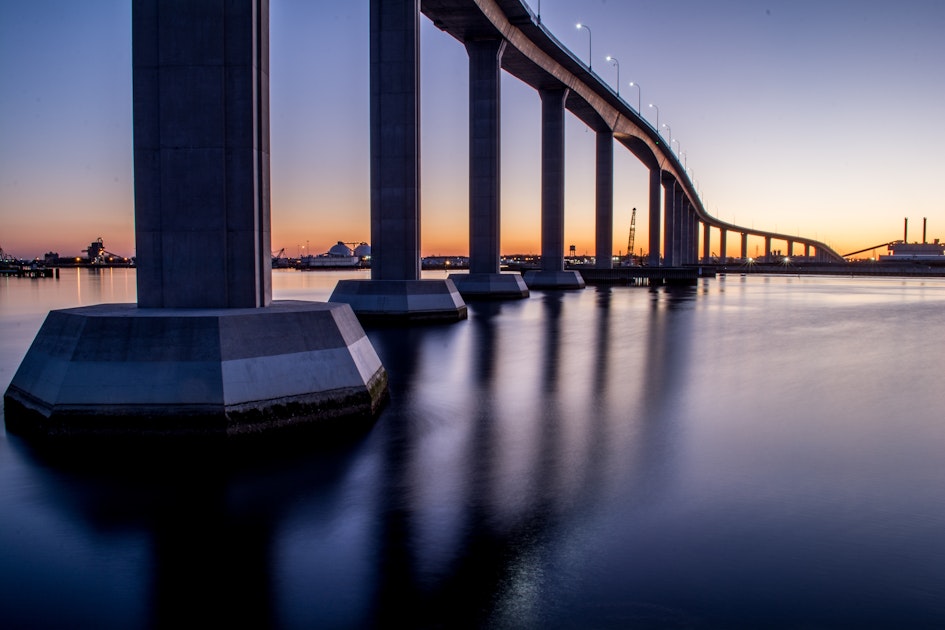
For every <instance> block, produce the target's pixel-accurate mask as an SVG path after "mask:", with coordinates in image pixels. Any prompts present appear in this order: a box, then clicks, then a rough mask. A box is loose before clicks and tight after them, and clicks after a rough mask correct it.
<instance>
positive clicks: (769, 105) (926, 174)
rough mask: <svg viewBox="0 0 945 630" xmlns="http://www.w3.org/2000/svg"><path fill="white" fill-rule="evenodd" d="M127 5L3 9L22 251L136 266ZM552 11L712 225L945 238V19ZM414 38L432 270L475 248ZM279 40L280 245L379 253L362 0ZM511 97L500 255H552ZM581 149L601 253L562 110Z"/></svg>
mask: <svg viewBox="0 0 945 630" xmlns="http://www.w3.org/2000/svg"><path fill="white" fill-rule="evenodd" d="M538 4H539V3H538V1H537V0H532V2H530V6H531V7H532V8H533V9H534V10H537V9H538ZM130 5H131V3H130V1H129V0H82V1H81V2H77V1H75V0H30V1H29V2H13V1H9V0H4V1H2V2H0V80H2V83H3V85H4V89H3V90H0V138H2V142H0V217H2V223H0V246H2V247H3V248H4V249H5V250H7V251H9V252H11V253H13V254H15V255H17V256H21V257H33V256H38V255H41V254H42V253H44V252H45V251H47V250H55V251H58V252H59V253H60V254H62V255H77V254H78V253H79V252H80V250H81V249H82V248H84V247H85V246H86V245H87V244H88V242H89V241H91V240H93V239H95V238H97V237H99V236H101V237H103V239H104V240H105V243H106V245H107V247H108V249H110V250H111V251H114V252H116V253H119V254H125V255H130V254H133V253H134V209H133V181H132V161H131V159H132V157H131V156H132V150H131V146H132V137H131V128H132V127H131V53H130V44H131V26H130V21H131V8H130ZM541 16H542V21H543V22H544V24H545V25H546V26H547V27H548V28H549V29H551V31H552V32H553V33H554V34H555V35H556V36H557V37H558V39H559V40H560V41H561V42H562V43H563V44H564V45H566V46H568V47H570V48H571V49H572V50H573V51H574V52H575V54H577V55H578V56H579V57H580V58H581V59H585V60H586V59H587V56H588V44H589V41H588V39H589V38H588V33H587V31H584V30H578V29H576V28H575V23H576V22H578V21H581V22H584V23H586V24H588V25H589V26H590V27H591V31H592V41H591V44H592V50H593V60H592V61H593V68H594V70H595V71H596V72H597V73H598V74H599V75H600V76H601V77H603V78H604V79H605V80H606V81H608V82H610V83H611V84H614V83H615V82H616V80H617V71H616V69H615V67H614V66H612V65H610V64H608V63H607V62H606V61H605V56H606V55H612V56H614V57H616V58H617V59H618V60H619V63H620V94H621V95H622V96H624V97H625V98H626V99H627V100H628V102H630V103H631V104H632V105H633V106H636V101H637V92H636V90H635V89H633V88H630V87H629V86H628V83H629V82H630V81H634V82H636V83H638V84H640V85H641V86H642V104H643V108H644V111H645V113H648V114H650V115H651V116H654V117H655V113H654V110H652V109H649V108H647V104H648V103H650V102H652V103H655V104H656V105H657V106H658V107H659V110H660V114H659V115H660V123H668V124H669V125H670V126H671V128H672V135H673V137H674V138H676V139H678V141H679V143H680V145H681V149H682V151H684V152H685V153H686V162H687V164H688V166H689V167H690V168H691V169H692V171H693V173H694V177H695V180H696V182H697V185H698V187H699V189H700V190H701V193H702V195H703V199H704V201H705V203H706V204H707V206H708V208H709V210H710V212H711V213H712V214H714V215H716V216H718V217H720V218H721V219H724V220H727V221H734V222H736V223H740V224H743V225H748V226H753V227H755V228H758V229H766V230H777V231H782V232H787V233H791V234H795V233H796V234H802V235H804V236H810V237H817V238H819V239H822V240H825V241H826V242H828V243H829V244H831V245H832V246H833V247H835V248H836V249H837V250H839V251H840V252H841V253H844V252H846V251H850V250H853V249H859V248H862V247H867V246H871V245H873V244H876V243H880V242H885V241H887V240H891V239H896V238H901V236H902V220H903V217H907V216H908V217H909V218H910V240H915V239H918V238H921V222H922V218H923V217H928V220H929V238H943V239H945V193H943V191H942V188H941V186H939V182H940V181H941V179H942V176H943V173H945V153H943V150H942V148H943V145H945V68H943V62H945V2H942V1H941V0H903V1H900V2H895V3H893V2H881V1H872V0H867V1H856V0H820V1H816V2H814V1H798V0H767V1H757V0H714V1H707V0H580V1H578V0H543V1H542V2H541ZM421 29H422V33H421V37H422V39H421V51H422V53H421V54H422V72H423V94H422V98H423V100H422V142H423V147H422V151H423V158H424V159H423V172H422V178H423V180H422V181H423V194H422V200H423V201H422V202H423V206H422V216H423V223H422V253H423V254H452V253H465V252H466V249H467V239H468V232H467V223H468V218H467V205H468V201H467V150H468V149H467V146H468V145H467V140H466V133H467V120H466V115H467V104H466V99H467V83H466V82H467V73H466V54H465V51H464V49H463V48H462V46H460V45H459V44H458V43H457V42H455V41H454V40H453V39H452V38H450V37H448V36H446V35H445V34H443V33H441V32H440V31H438V30H437V29H436V28H435V27H433V26H432V24H431V23H430V22H428V21H427V20H426V19H422V20H421ZM270 35H271V94H270V98H271V127H272V231H273V239H272V245H273V249H274V250H278V249H280V248H282V247H285V248H286V250H287V252H289V253H290V254H292V255H295V254H297V253H299V252H300V251H301V250H303V249H304V248H305V247H306V243H308V247H309V248H310V250H311V251H312V252H316V253H317V252H320V251H325V250H326V249H327V248H328V247H329V246H330V245H331V244H332V243H334V242H335V241H337V240H345V241H360V240H369V239H370V233H369V208H368V204H369V193H368V127H367V123H368V2H367V0H343V1H341V0H338V1H334V2H327V1H320V0H271V31H270ZM502 89H503V104H502V107H503V114H502V125H503V139H502V159H503V165H502V172H503V181H502V250H503V252H506V253H511V252H538V251H539V250H540V236H539V221H540V213H539V207H540V199H539V194H538V191H539V182H540V173H539V151H540V128H539V101H538V97H537V94H535V93H534V92H533V91H532V90H531V89H530V88H527V87H526V86H524V85H523V84H521V83H519V82H518V81H517V80H515V79H513V78H511V77H508V76H506V77H504V78H503V84H502ZM566 146H567V182H566V186H565V189H566V196H567V202H566V204H567V205H566V209H567V218H566V227H565V229H566V239H567V240H568V242H569V244H570V243H573V244H575V246H576V247H577V251H578V252H579V253H583V252H585V251H586V252H593V250H594V244H593V234H594V228H593V206H594V173H593V169H594V135H593V133H591V132H589V131H587V130H586V129H585V128H584V127H583V125H582V124H581V123H580V122H579V121H577V120H576V119H575V118H574V117H573V116H570V115H569V116H568V120H567V138H566ZM674 146H675V144H674ZM615 154H616V155H615V166H616V180H617V182H616V185H615V228H614V234H615V236H614V250H615V252H616V251H617V250H624V251H625V250H626V245H627V230H628V227H629V223H630V209H631V208H632V207H634V206H635V207H637V208H638V209H639V213H638V217H637V225H638V234H640V238H638V239H637V248H639V247H640V245H641V244H642V245H643V247H646V243H645V239H644V238H643V235H644V234H646V228H647V221H646V216H645V214H644V213H643V209H644V208H646V207H647V187H646V171H645V169H644V168H643V167H642V166H641V165H640V164H639V163H638V162H637V161H636V160H635V159H634V158H633V157H632V155H630V154H629V152H627V151H625V150H623V149H622V148H621V147H620V146H619V145H618V147H617V150H616V152H615ZM713 238H714V239H717V236H715V235H713ZM755 246H756V244H754V243H753V244H752V245H751V246H750V247H751V248H752V249H754V247H755ZM730 247H731V248H732V249H730V253H735V252H734V251H732V250H733V249H734V247H735V244H734V243H733V244H731V245H730ZM713 251H717V243H716V245H714V246H713ZM752 253H753V252H752Z"/></svg>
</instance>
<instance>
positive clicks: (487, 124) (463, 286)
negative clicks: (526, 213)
mask: <svg viewBox="0 0 945 630" xmlns="http://www.w3.org/2000/svg"><path fill="white" fill-rule="evenodd" d="M505 45H506V42H505V40H502V39H494V40H475V41H470V42H466V52H467V53H468V54H469V273H456V274H450V276H449V279H450V280H452V281H453V283H454V284H455V285H456V288H457V289H458V290H459V292H460V294H461V295H462V296H463V297H464V298H471V297H481V298H491V299H504V298H523V297H527V296H528V287H527V286H525V281H524V279H523V278H522V276H521V274H517V273H515V274H512V273H508V274H503V273H500V272H499V258H500V251H499V244H500V238H499V232H500V226H501V223H500V220H499V216H500V209H499V206H500V194H499V189H500V183H501V169H500V167H499V158H500V140H501V133H500V124H499V121H500V117H501V98H500V78H501V70H502V68H501V63H502V53H503V52H504V50H505Z"/></svg>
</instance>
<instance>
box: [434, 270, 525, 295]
mask: <svg viewBox="0 0 945 630" xmlns="http://www.w3.org/2000/svg"><path fill="white" fill-rule="evenodd" d="M449 280H452V281H453V284H454V285H456V289H457V290H458V291H459V294H460V295H462V296H463V297H464V298H480V299H492V300H507V299H518V298H527V297H528V285H527V284H525V280H524V278H522V274H519V273H472V272H470V273H451V274H450V275H449Z"/></svg>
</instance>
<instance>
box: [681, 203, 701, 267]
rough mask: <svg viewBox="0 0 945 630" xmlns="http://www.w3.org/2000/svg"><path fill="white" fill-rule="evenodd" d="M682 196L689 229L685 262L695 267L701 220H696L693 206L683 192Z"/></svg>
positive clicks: (685, 245)
mask: <svg viewBox="0 0 945 630" xmlns="http://www.w3.org/2000/svg"><path fill="white" fill-rule="evenodd" d="M680 195H682V204H683V208H684V212H685V215H684V216H685V219H686V227H687V230H686V237H685V238H686V240H685V242H684V246H683V249H684V250H685V254H684V255H683V260H684V261H685V264H687V265H694V264H696V262H697V261H698V260H699V220H698V218H696V212H695V210H693V208H692V204H691V203H689V199H687V198H686V196H685V195H684V194H683V193H682V191H681V190H680Z"/></svg>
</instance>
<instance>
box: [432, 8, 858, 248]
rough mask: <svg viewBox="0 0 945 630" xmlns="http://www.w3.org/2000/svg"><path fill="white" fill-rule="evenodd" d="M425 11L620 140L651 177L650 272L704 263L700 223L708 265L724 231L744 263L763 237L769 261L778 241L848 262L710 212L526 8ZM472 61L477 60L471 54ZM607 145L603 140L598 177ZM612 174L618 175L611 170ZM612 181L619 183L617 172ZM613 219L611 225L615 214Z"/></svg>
mask: <svg viewBox="0 0 945 630" xmlns="http://www.w3.org/2000/svg"><path fill="white" fill-rule="evenodd" d="M420 5H421V12H422V13H423V14H424V15H426V16H427V17H428V18H429V19H430V20H431V21H432V22H433V23H434V25H436V26H437V27H438V28H439V29H441V30H443V31H444V32H446V33H448V34H450V35H451V36H453V37H454V38H455V39H457V40H458V41H459V42H461V43H463V44H464V45H466V46H467V48H470V43H473V42H482V41H486V42H488V41H501V42H504V43H505V45H504V49H503V50H502V51H501V52H500V56H501V67H502V69H503V70H505V71H506V72H508V73H510V74H511V75H513V76H515V77H516V78H518V79H519V80H521V81H523V82H524V83H526V84H528V85H530V86H532V87H533V88H535V89H536V90H538V91H539V92H540V93H544V92H547V91H549V90H562V89H564V90H567V92H566V100H565V107H566V108H567V110H569V111H570V112H571V113H573V114H574V115H575V116H577V117H578V118H579V119H580V120H581V121H583V122H584V123H585V124H586V125H587V126H588V127H590V128H591V129H593V130H594V131H596V132H597V133H598V134H604V135H605V137H606V136H612V137H613V138H616V139H617V140H618V141H619V142H620V143H621V144H622V145H624V146H625V147H626V148H627V149H629V150H630V151H631V152H632V153H633V154H634V155H635V156H636V157H637V158H638V159H639V160H640V161H641V162H642V163H643V164H644V165H645V166H646V167H647V168H648V169H650V174H651V176H650V207H649V219H650V234H649V251H650V264H660V258H659V252H660V250H661V249H662V250H663V253H664V256H663V258H664V259H663V264H666V265H676V264H688V263H694V262H697V260H698V258H699V257H698V251H697V250H698V242H699V238H698V232H697V222H699V223H701V224H702V228H703V259H706V260H707V259H708V258H709V256H710V254H709V251H710V247H709V243H710V239H709V236H710V231H709V230H710V228H716V229H718V230H719V245H720V249H719V251H720V252H725V251H726V249H727V248H726V245H727V243H726V238H727V233H728V232H733V233H735V234H739V235H740V236H741V253H742V257H743V258H747V257H748V256H747V239H748V236H756V237H761V238H764V239H765V253H766V255H770V254H771V241H772V240H780V241H784V242H785V243H786V248H785V249H786V252H787V255H793V250H794V244H795V243H799V244H801V245H803V247H804V253H805V255H810V252H811V248H813V249H814V251H815V253H816V256H817V257H818V258H819V259H821V260H836V261H842V260H843V259H842V257H841V256H840V255H839V254H838V253H837V252H835V251H834V250H833V249H831V248H830V247H829V246H827V245H826V244H824V243H822V242H820V241H817V240H814V239H810V238H803V237H799V236H792V235H788V234H780V233H777V232H767V231H762V230H755V229H750V228H745V227H741V226H738V225H734V224H732V223H727V222H725V221H721V220H719V219H717V218H715V217H713V216H711V215H710V214H709V213H708V212H706V210H705V208H704V207H703V205H702V201H701V200H700V199H699V195H698V193H697V191H696V189H695V187H694V186H693V184H692V181H691V180H690V178H689V176H688V174H687V173H686V169H685V168H684V167H683V165H682V164H681V162H680V161H679V158H678V157H677V156H676V154H675V153H674V152H673V151H672V148H671V147H670V146H667V144H666V142H665V140H664V138H663V137H662V136H661V135H660V134H659V133H658V130H656V129H654V128H653V126H652V125H651V124H650V123H649V122H648V121H647V120H645V119H644V118H643V117H642V115H641V114H640V112H637V111H635V110H634V109H632V108H631V107H630V106H629V105H628V104H627V103H626V102H624V101H623V100H622V99H621V98H620V97H618V96H617V94H616V93H615V92H614V90H613V89H611V88H610V86H608V85H607V84H606V83H605V82H604V81H603V80H601V79H600V77H598V76H597V75H596V74H595V73H593V72H591V71H590V69H589V68H588V67H587V66H586V65H585V64H584V63H583V62H582V61H580V60H579V59H578V58H577V57H576V56H575V55H574V54H573V53H571V51H569V50H568V49H567V48H565V47H564V46H563V45H562V44H561V43H560V42H559V41H558V40H557V39H555V37H554V36H553V35H552V34H551V33H550V32H549V31H548V30H547V29H545V27H544V26H542V25H541V24H540V23H539V22H538V20H537V18H536V16H535V15H534V14H533V13H532V12H531V10H530V9H529V8H528V7H527V6H525V5H524V4H523V3H522V2H521V0H421V2H420ZM470 55H471V56H472V52H471V53H470ZM599 138H600V135H599ZM601 144H602V142H601V141H600V140H599V142H598V151H599V152H598V156H599V159H598V168H599V169H600V150H601ZM604 150H605V151H606V149H604ZM611 150H612V149H611ZM610 168H611V169H612V166H611V167H610ZM610 178H611V182H612V172H611V173H610ZM601 179H604V180H606V179H607V173H603V174H601V173H599V176H598V202H599V206H600V197H601V193H600V186H601V185H607V184H608V183H607V182H606V181H605V182H601ZM659 186H663V187H664V188H665V192H666V194H665V196H664V197H665V198H664V214H665V219H664V223H665V229H664V231H663V232H664V234H663V238H664V243H663V246H662V248H661V246H660V242H659V241H660V216H659V210H660V208H659V205H660V194H659V192H660V191H659ZM605 196H606V195H605ZM611 199H612V196H611ZM604 205H606V203H605V204H604ZM611 206H612V201H611ZM598 211H599V214H598V233H597V240H598V244H597V254H598V256H597V259H598V261H605V264H609V261H610V260H611V256H612V252H610V251H609V250H610V249H611V245H610V243H611V242H612V238H610V237H609V230H612V225H611V224H608V225H607V226H602V225H601V223H602V219H603V220H604V221H603V222H605V223H606V214H607V213H608V209H607V208H604V209H603V213H604V215H603V216H602V215H601V214H600V212H601V208H600V207H598ZM610 214H611V217H612V211H611V213H610ZM602 228H603V233H602V232H601V229H602ZM608 228H609V229H608ZM602 241H606V242H605V243H602ZM601 254H603V255H604V256H603V257H602V256H601Z"/></svg>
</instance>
